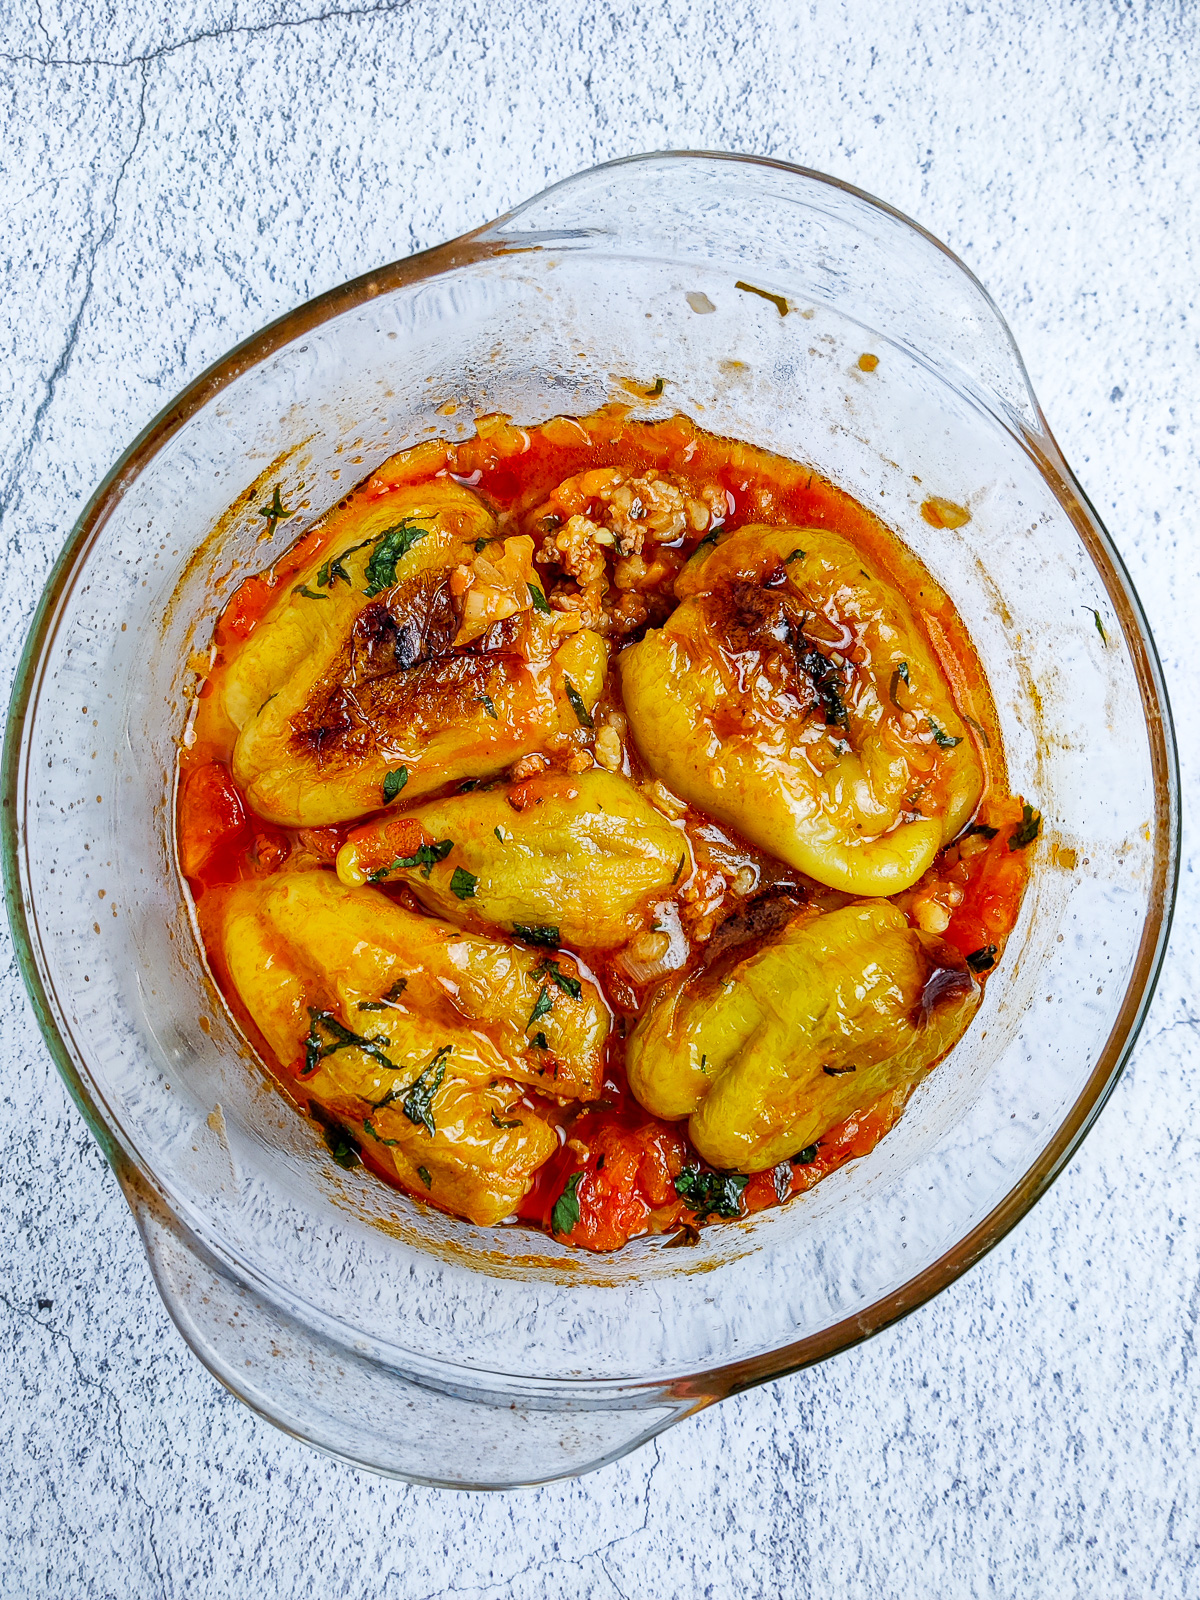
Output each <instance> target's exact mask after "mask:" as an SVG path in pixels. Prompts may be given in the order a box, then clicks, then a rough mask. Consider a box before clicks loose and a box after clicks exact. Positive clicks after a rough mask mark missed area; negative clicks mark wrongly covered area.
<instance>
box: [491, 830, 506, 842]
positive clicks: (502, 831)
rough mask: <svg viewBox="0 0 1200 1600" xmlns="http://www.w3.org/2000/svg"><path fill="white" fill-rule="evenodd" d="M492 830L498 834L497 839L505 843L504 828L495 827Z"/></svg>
mask: <svg viewBox="0 0 1200 1600" xmlns="http://www.w3.org/2000/svg"><path fill="white" fill-rule="evenodd" d="M492 832H493V833H494V834H495V835H496V837H497V839H499V841H500V843H501V844H503V843H504V830H503V829H502V828H493V829H492Z"/></svg>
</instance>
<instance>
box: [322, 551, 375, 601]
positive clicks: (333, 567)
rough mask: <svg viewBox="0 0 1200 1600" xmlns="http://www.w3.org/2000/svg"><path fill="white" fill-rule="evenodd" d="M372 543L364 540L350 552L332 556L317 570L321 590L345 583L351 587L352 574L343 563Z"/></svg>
mask: <svg viewBox="0 0 1200 1600" xmlns="http://www.w3.org/2000/svg"><path fill="white" fill-rule="evenodd" d="M370 543H371V540H370V539H364V540H363V542H362V543H361V544H352V545H351V546H350V548H349V550H343V551H342V553H341V555H340V556H330V558H329V560H328V561H326V562H324V563H323V564H322V565H321V566H320V567H319V568H318V570H317V582H318V584H319V585H320V586H321V588H322V589H332V588H333V586H334V584H335V583H344V584H346V586H347V587H349V585H350V574H349V573H348V572H347V571H346V569H345V567H344V566H343V565H342V563H343V562H344V561H346V560H347V559H348V557H350V556H352V555H353V554H354V553H355V551H356V550H365V549H366V548H367V546H368V545H369V544H370Z"/></svg>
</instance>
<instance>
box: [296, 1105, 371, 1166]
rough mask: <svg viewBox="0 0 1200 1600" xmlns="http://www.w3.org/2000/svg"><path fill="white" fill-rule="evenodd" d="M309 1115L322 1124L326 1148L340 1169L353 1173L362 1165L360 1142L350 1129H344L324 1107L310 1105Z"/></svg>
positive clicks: (322, 1134)
mask: <svg viewBox="0 0 1200 1600" xmlns="http://www.w3.org/2000/svg"><path fill="white" fill-rule="evenodd" d="M309 1114H310V1115H311V1116H312V1117H313V1118H314V1120H315V1121H317V1122H319V1123H320V1124H321V1137H322V1139H324V1141H325V1148H326V1150H328V1151H329V1154H330V1155H331V1156H332V1157H333V1159H334V1160H335V1161H336V1162H337V1164H338V1166H339V1167H342V1168H344V1170H345V1171H346V1172H351V1171H353V1169H354V1168H355V1167H357V1166H360V1165H361V1164H362V1157H361V1156H360V1154H359V1148H360V1147H359V1143H358V1140H357V1139H356V1138H355V1137H354V1135H353V1134H352V1133H351V1132H350V1130H349V1129H348V1128H343V1126H342V1124H341V1123H340V1122H339V1121H338V1120H337V1118H336V1117H334V1116H331V1115H330V1114H329V1112H327V1111H326V1110H325V1108H324V1106H320V1107H318V1106H316V1105H310V1106H309Z"/></svg>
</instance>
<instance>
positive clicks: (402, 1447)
mask: <svg viewBox="0 0 1200 1600" xmlns="http://www.w3.org/2000/svg"><path fill="white" fill-rule="evenodd" d="M119 1176H120V1178H121V1187H122V1189H123V1190H124V1192H125V1197H126V1199H127V1200H128V1202H129V1205H130V1208H131V1209H132V1211H133V1214H134V1218H135V1220H136V1222H137V1225H138V1230H139V1232H140V1234H141V1237H142V1243H143V1245H144V1247H145V1250H146V1255H147V1257H148V1258H149V1261H150V1268H151V1271H152V1273H153V1275H154V1281H155V1285H156V1286H157V1288H158V1291H159V1293H160V1294H161V1296H162V1298H163V1302H164V1303H165V1305H166V1307H167V1310H168V1311H169V1312H170V1314H171V1317H172V1319H173V1321H174V1322H175V1325H176V1327H177V1328H178V1329H179V1331H180V1333H181V1334H182V1335H183V1337H184V1339H185V1340H186V1341H187V1343H188V1345H189V1346H190V1347H191V1349H192V1350H193V1351H194V1352H195V1354H196V1355H197V1356H198V1357H199V1358H200V1360H201V1361H202V1362H203V1363H204V1365H205V1366H206V1367H207V1368H208V1370H209V1371H210V1372H211V1373H212V1374H213V1376H214V1377H216V1378H217V1379H218V1380H219V1381H220V1382H221V1383H222V1384H224V1386H225V1387H226V1388H227V1389H229V1390H230V1391H231V1392H232V1393H233V1394H235V1395H236V1396H237V1397H238V1398H239V1399H240V1400H244V1401H245V1402H246V1404H247V1405H248V1406H250V1407H251V1408H252V1409H253V1410H255V1411H257V1412H259V1413H260V1415H262V1416H264V1417H265V1418H266V1419H267V1420H268V1421H270V1422H272V1423H274V1424H275V1426H276V1427H279V1428H282V1429H283V1430H284V1431H285V1432H286V1433H290V1434H292V1435H293V1436H294V1437H296V1438H299V1439H302V1440H304V1441H305V1442H306V1443H308V1444H312V1445H315V1446H316V1448H317V1449H319V1450H323V1451H324V1452H325V1453H326V1454H328V1455H332V1456H335V1457H339V1458H341V1459H343V1460H346V1461H348V1462H351V1463H352V1464H353V1465H355V1466H358V1467H362V1466H365V1467H368V1468H371V1469H372V1470H374V1471H376V1472H382V1473H385V1474H389V1475H394V1476H398V1477H403V1478H405V1479H407V1480H409V1481H410V1482H417V1483H427V1484H432V1485H435V1486H438V1487H443V1488H457V1489H508V1488H516V1487H519V1486H522V1485H529V1484H536V1483H545V1482H548V1481H551V1480H553V1479H556V1478H564V1477H572V1476H574V1475H576V1474H578V1473H580V1472H587V1471H589V1470H590V1469H591V1468H593V1467H600V1466H604V1465H605V1464H606V1463H607V1462H609V1461H613V1460H616V1459H617V1458H618V1457H619V1456H623V1455H625V1454H626V1453H627V1452H628V1451H629V1450H632V1449H635V1448H636V1447H637V1446H638V1445H640V1444H644V1443H645V1442H646V1441H647V1440H649V1439H651V1438H653V1436H654V1435H655V1434H657V1433H661V1432H662V1430H663V1429H664V1428H666V1427H669V1426H670V1425H671V1424H672V1423H674V1422H678V1421H680V1420H682V1418H684V1417H685V1416H688V1415H689V1414H690V1413H692V1412H694V1411H697V1410H700V1409H701V1408H702V1407H703V1406H705V1405H706V1404H708V1403H709V1401H710V1400H712V1399H714V1398H716V1396H711V1395H704V1396H697V1395H696V1394H695V1393H691V1394H688V1395H685V1396H679V1397H664V1396H663V1395H662V1394H661V1393H658V1392H655V1393H643V1394H641V1395H633V1396H630V1397H628V1399H627V1400H626V1402H625V1403H624V1404H621V1403H616V1404H614V1403H613V1401H612V1399H611V1398H605V1399H599V1400H598V1401H597V1402H594V1403H591V1404H589V1403H588V1400H587V1399H586V1397H585V1398H583V1399H582V1400H581V1399H579V1398H572V1399H570V1400H568V1399H566V1398H561V1399H555V1398H554V1397H538V1396H536V1395H531V1396H530V1398H529V1400H528V1401H527V1402H526V1403H521V1402H520V1401H516V1402H514V1399H513V1396H512V1393H511V1389H510V1390H509V1391H506V1392H504V1393H500V1392H498V1391H489V1390H488V1389H487V1387H486V1374H480V1375H479V1378H480V1382H479V1385H478V1387H476V1386H474V1385H472V1386H471V1387H467V1386H466V1385H460V1386H458V1387H457V1388H456V1389H454V1390H452V1389H451V1388H450V1387H444V1386H443V1385H442V1384H441V1383H434V1382H431V1381H429V1380H428V1379H427V1378H419V1377H417V1376H415V1375H414V1374H412V1373H406V1372H404V1371H402V1370H400V1369H399V1368H398V1367H397V1366H395V1365H393V1364H389V1363H388V1362H386V1361H383V1360H381V1359H379V1357H378V1356H376V1355H375V1354H373V1353H372V1351H371V1349H370V1346H369V1345H368V1343H367V1341H365V1340H358V1341H355V1343H354V1345H350V1344H346V1343H343V1342H341V1341H338V1340H336V1339H334V1338H330V1337H326V1336H325V1335H324V1334H322V1333H321V1332H320V1331H318V1330H317V1329H314V1328H313V1327H312V1326H311V1325H310V1324H308V1323H304V1322H301V1321H299V1320H298V1319H296V1318H295V1317H293V1316H291V1315H289V1313H288V1311H287V1309H286V1308H285V1307H284V1306H282V1305H280V1304H279V1303H277V1302H276V1301H274V1300H272V1299H271V1298H270V1297H268V1296H267V1295H264V1294H263V1293H261V1292H258V1291H256V1290H255V1289H254V1288H253V1287H252V1286H250V1285H248V1284H246V1283H244V1282H242V1281H240V1280H239V1279H238V1278H237V1277H236V1276H235V1275H234V1274H233V1273H232V1272H231V1271H229V1269H228V1268H227V1267H226V1266H225V1265H224V1264H223V1263H221V1262H220V1261H218V1260H217V1259H216V1258H215V1257H214V1256H213V1254H212V1253H211V1252H210V1251H209V1250H207V1249H206V1248H205V1246H204V1245H203V1244H202V1243H201V1241H200V1240H198V1239H197V1238H195V1237H194V1236H193V1235H191V1234H190V1233H189V1232H188V1230H187V1229H186V1227H185V1226H184V1225H183V1224H182V1223H181V1222H180V1221H179V1219H178V1218H177V1217H175V1216H174V1215H173V1214H172V1213H171V1212H170V1211H169V1210H168V1209H167V1208H166V1207H165V1206H164V1205H163V1204H162V1203H161V1201H159V1199H158V1198H157V1196H155V1195H154V1194H153V1193H152V1192H151V1191H150V1190H149V1188H148V1187H147V1186H146V1185H145V1184H144V1183H143V1182H142V1181H141V1180H140V1179H139V1178H138V1176H137V1175H136V1174H135V1173H133V1172H132V1171H131V1170H130V1169H129V1168H128V1167H127V1166H125V1167H123V1169H121V1170H119Z"/></svg>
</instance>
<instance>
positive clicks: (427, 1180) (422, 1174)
mask: <svg viewBox="0 0 1200 1600" xmlns="http://www.w3.org/2000/svg"><path fill="white" fill-rule="evenodd" d="M417 1177H418V1178H420V1180H421V1182H422V1183H423V1184H424V1185H425V1187H426V1188H427V1189H432V1188H433V1179H432V1178H431V1177H430V1176H429V1168H428V1167H418V1168H417Z"/></svg>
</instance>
